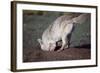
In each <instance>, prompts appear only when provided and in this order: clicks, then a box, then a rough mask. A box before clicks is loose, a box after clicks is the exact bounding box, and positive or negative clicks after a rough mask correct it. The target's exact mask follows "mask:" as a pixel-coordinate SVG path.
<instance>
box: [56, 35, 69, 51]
mask: <svg viewBox="0 0 100 73" xmlns="http://www.w3.org/2000/svg"><path fill="white" fill-rule="evenodd" d="M65 47H66V48H68V40H67V37H66V36H63V37H62V46H61V48H60V49H59V50H57V51H58V52H59V51H61V50H63V49H64V48H65Z"/></svg>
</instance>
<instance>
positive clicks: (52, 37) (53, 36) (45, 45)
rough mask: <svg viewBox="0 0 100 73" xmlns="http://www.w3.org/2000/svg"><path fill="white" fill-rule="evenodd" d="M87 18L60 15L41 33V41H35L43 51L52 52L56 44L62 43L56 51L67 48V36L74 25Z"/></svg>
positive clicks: (81, 15) (86, 15) (83, 15)
mask: <svg viewBox="0 0 100 73" xmlns="http://www.w3.org/2000/svg"><path fill="white" fill-rule="evenodd" d="M87 17H88V14H86V13H84V14H79V15H77V16H73V15H62V16H60V17H58V18H57V19H56V20H55V21H54V22H53V23H52V24H50V25H49V27H48V28H47V29H46V30H45V31H44V32H43V34H42V39H40V38H39V39H37V40H38V42H39V43H40V46H41V49H42V50H43V51H54V50H55V47H57V45H56V43H57V42H58V41H60V40H61V41H62V44H61V47H60V49H59V50H57V51H61V50H63V49H64V48H68V47H69V45H68V41H69V40H70V39H68V35H70V34H71V33H72V30H73V27H74V25H75V24H81V23H83V22H84V21H85V20H86V19H87Z"/></svg>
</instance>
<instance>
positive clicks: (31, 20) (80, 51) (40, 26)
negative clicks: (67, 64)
mask: <svg viewBox="0 0 100 73" xmlns="http://www.w3.org/2000/svg"><path fill="white" fill-rule="evenodd" d="M64 14H65V15H78V14H80V13H71V12H55V11H36V10H23V61H24V62H39V61H57V60H58V61H59V60H77V59H78V60H79V59H90V57H91V56H90V53H91V49H90V48H91V47H88V46H87V44H89V46H90V45H91V33H90V29H91V28H90V27H91V25H90V24H91V23H90V18H88V19H87V20H86V21H85V22H84V23H82V24H80V25H75V29H74V31H73V33H72V36H71V40H70V43H71V44H70V47H71V48H69V49H65V50H63V51H61V52H44V51H42V50H41V48H40V44H39V43H38V41H37V39H39V38H40V39H41V37H42V34H43V32H44V30H45V29H46V28H47V27H48V26H49V25H51V23H52V22H54V21H55V20H56V19H57V18H58V17H59V16H61V15H64ZM85 44H86V45H85ZM81 45H85V47H84V46H81ZM75 46H79V47H75ZM80 46H81V47H80Z"/></svg>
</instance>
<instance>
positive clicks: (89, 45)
mask: <svg viewBox="0 0 100 73" xmlns="http://www.w3.org/2000/svg"><path fill="white" fill-rule="evenodd" d="M74 48H86V49H90V48H91V44H84V45H80V46H75V47H74Z"/></svg>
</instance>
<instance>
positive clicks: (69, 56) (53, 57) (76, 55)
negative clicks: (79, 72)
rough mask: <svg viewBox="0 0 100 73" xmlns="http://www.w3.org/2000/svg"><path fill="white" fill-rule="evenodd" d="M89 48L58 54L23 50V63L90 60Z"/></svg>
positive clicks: (67, 50) (71, 49) (65, 50)
mask: <svg viewBox="0 0 100 73" xmlns="http://www.w3.org/2000/svg"><path fill="white" fill-rule="evenodd" d="M90 52H91V51H90V49H89V48H69V49H64V50H62V51H60V52H57V51H52V52H50V51H42V50H41V49H32V48H31V49H24V55H23V62H40V61H61V60H82V59H90V58H91V55H90Z"/></svg>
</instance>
